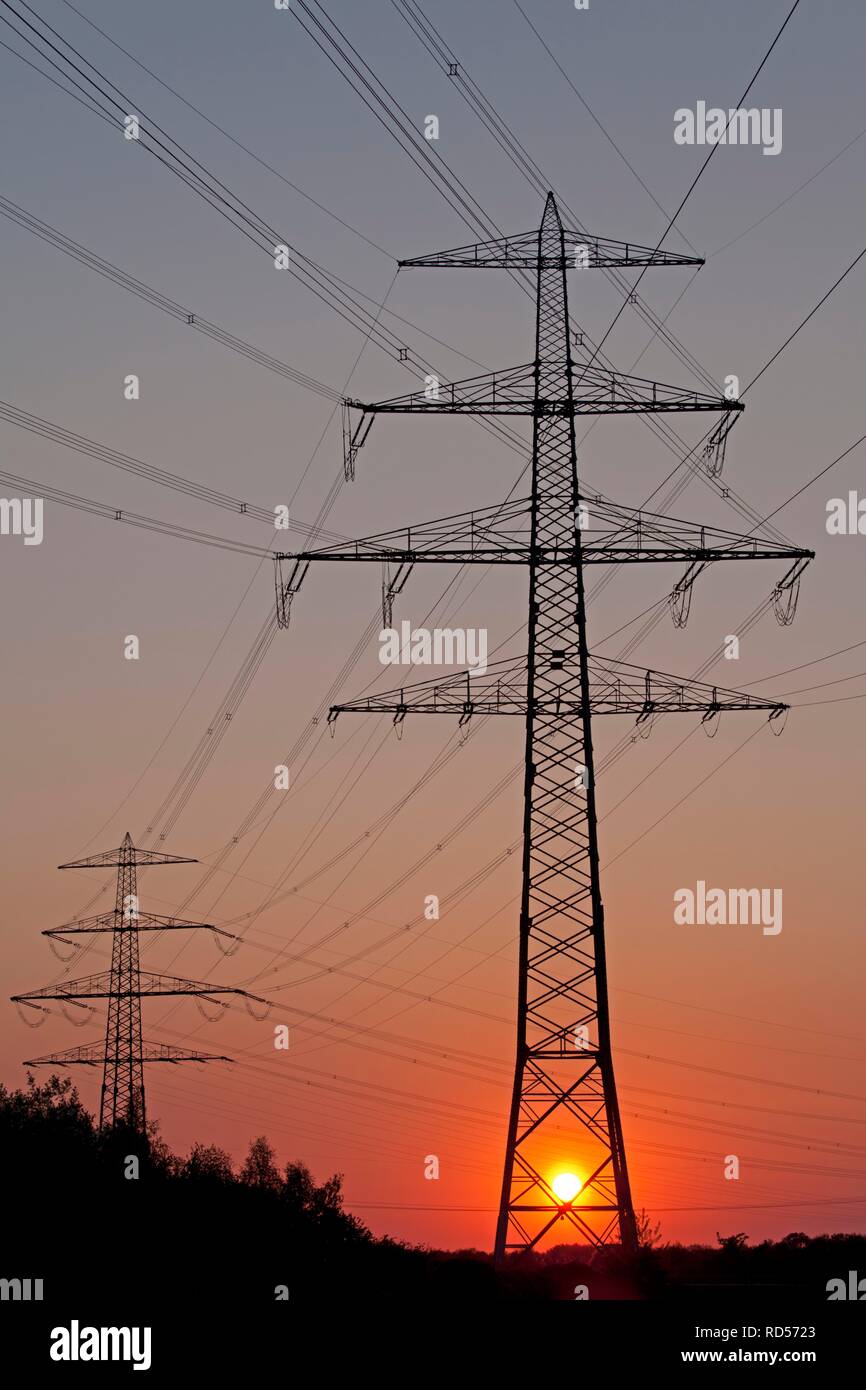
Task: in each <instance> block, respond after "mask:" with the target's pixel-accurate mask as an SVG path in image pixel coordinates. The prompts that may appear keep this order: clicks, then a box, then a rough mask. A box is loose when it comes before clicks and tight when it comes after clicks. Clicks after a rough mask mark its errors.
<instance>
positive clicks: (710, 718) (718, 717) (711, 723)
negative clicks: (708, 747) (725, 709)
mask: <svg viewBox="0 0 866 1390" xmlns="http://www.w3.org/2000/svg"><path fill="white" fill-rule="evenodd" d="M721 722H722V711H721V710H720V709H719V707H718V706H716V708H715V709H710V710H707V712H706V714H705V715H703V717H702V718H701V728H702V729H703V731H704V733H705V734H706V736H707V738H715V736H716V734H717V733H718V732H719V725H720V724H721Z"/></svg>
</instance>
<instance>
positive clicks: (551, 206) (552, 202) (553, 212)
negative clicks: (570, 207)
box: [541, 189, 562, 227]
mask: <svg viewBox="0 0 866 1390" xmlns="http://www.w3.org/2000/svg"><path fill="white" fill-rule="evenodd" d="M554 219H555V221H556V225H557V226H558V227H561V226H562V219H561V217H560V215H559V208H558V207H557V203H556V197H555V195H554V193H553V190H552V189H551V191H550V192H549V193H548V195H547V198H546V200H545V203H544V216H543V217H542V219H541V225H542V227H543V226H544V225H545V223H548V222H551V221H553V220H554Z"/></svg>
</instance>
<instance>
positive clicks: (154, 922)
mask: <svg viewBox="0 0 866 1390" xmlns="http://www.w3.org/2000/svg"><path fill="white" fill-rule="evenodd" d="M123 928H127V929H128V928H132V929H134V930H135V931H185V930H188V931H199V930H201V931H210V932H214V933H215V934H216V935H217V936H228V937H231V939H232V940H233V941H237V940H238V939H239V938H238V937H237V936H235V933H234V932H230V931H224V930H223V928H222V927H215V926H214V925H213V923H212V922H187V921H186V920H185V919H184V918H183V917H162V916H160V915H159V914H157V913H154V912H142V913H140V914H139V915H138V916H135V917H131V916H128V915H127V916H126V917H125V916H124V914H123V912H118V911H117V910H116V909H115V911H113V912H100V913H99V914H98V915H97V916H95V917H79V918H76V919H75V920H74V921H72V922H64V923H63V925H62V926H60V927H49V928H48V930H47V931H44V932H43V933H42V935H43V936H50V937H57V938H59V939H60V940H61V941H62V940H63V939H64V937H65V936H67V935H69V936H74V935H76V934H78V935H83V934H87V933H90V932H113V931H117V930H122V929H123Z"/></svg>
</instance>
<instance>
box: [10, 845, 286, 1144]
mask: <svg viewBox="0 0 866 1390" xmlns="http://www.w3.org/2000/svg"><path fill="white" fill-rule="evenodd" d="M195 863H197V860H195V859H187V858H182V857H181V856H179V855H176V854H160V853H158V852H157V851H156V850H150V849H137V848H136V846H135V845H134V844H133V843H132V839H131V837H130V835H129V834H128V833H127V834H126V835H125V836H124V838H123V843H122V845H121V846H120V848H119V849H113V850H107V851H106V852H104V853H101V854H93V855H90V857H89V858H87V859H75V860H72V861H71V862H70V863H68V864H61V865H60V868H61V869H108V868H116V869H117V888H116V891H115V899H114V911H113V912H106V913H101V914H99V915H98V916H96V917H86V918H82V919H80V920H78V921H73V922H67V923H66V924H65V925H64V926H62V927H53V928H51V929H49V930H48V931H46V932H43V936H47V937H49V938H51V939H53V940H60V941H66V942H67V944H74V943H70V942H68V937H69V936H74V935H82V934H88V935H89V934H91V933H110V935H111V969H110V971H109V972H107V973H104V974H100V975H90V976H87V977H85V978H83V979H77V980H66V981H61V982H59V983H58V984H56V985H46V986H45V987H44V988H43V989H37V990H33V991H31V992H30V993H28V994H17V995H13V996H12V997H13V999H14V1001H15V1003H16V1004H19V1005H23V1006H28V1007H30V1008H35V1009H41V1008H43V1005H42V1004H40V1003H39V1002H38V1001H39V1000H52V999H53V1000H58V1001H60V1002H61V1003H62V1004H64V1005H65V1004H69V1003H71V1004H77V1005H79V1006H80V1005H81V1001H82V1000H85V999H107V1000H108V1014H107V1018H106V1026H105V1041H104V1043H90V1044H85V1045H84V1046H82V1047H72V1048H68V1049H66V1050H65V1051H63V1052H53V1053H50V1054H49V1055H48V1056H45V1057H37V1058H34V1059H31V1060H29V1061H27V1062H26V1063H25V1066H31V1067H37V1066H71V1065H75V1064H78V1065H82V1066H98V1065H101V1066H102V1068H103V1074H102V1092H101V1097H100V1105H99V1123H100V1127H101V1128H102V1129H117V1128H123V1129H125V1130H132V1131H135V1132H136V1133H138V1134H141V1135H146V1134H147V1111H146V1105H145V1093H144V1064H145V1063H146V1062H171V1063H175V1062H228V1061H230V1060H231V1059H230V1058H228V1057H223V1056H218V1055H216V1054H214V1053H208V1052H191V1051H188V1050H186V1049H184V1048H180V1047H174V1046H172V1045H171V1044H170V1043H144V1042H142V1035H141V1001H142V999H143V998H147V997H150V996H151V995H172V994H189V995H204V996H208V995H212V994H238V995H243V996H244V997H245V998H247V999H256V998H257V997H258V996H256V995H252V994H248V993H247V991H246V990H242V989H235V988H233V987H230V986H228V987H227V986H225V985H212V984H204V983H202V982H200V981H196V980H184V979H179V978H177V977H175V976H170V975H154V974H151V973H150V972H147V971H144V972H143V971H142V969H141V966H140V962H139V935H140V933H141V932H143V931H153V932H163V931H182V930H206V931H210V932H213V933H214V935H215V936H216V937H226V938H229V939H232V940H236V938H235V937H234V936H233V934H232V933H231V932H226V931H223V930H222V928H220V927H215V926H212V925H211V924H210V923H208V922H187V921H184V920H183V919H181V918H179V917H161V916H155V915H153V914H146V915H145V914H142V912H141V911H140V909H139V899H138V869H139V868H141V867H148V868H151V867H154V866H156V865H160V864H195ZM259 1002H261V1003H265V1002H266V1001H264V1000H260V1001H259Z"/></svg>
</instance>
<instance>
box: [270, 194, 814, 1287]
mask: <svg viewBox="0 0 866 1390" xmlns="http://www.w3.org/2000/svg"><path fill="white" fill-rule="evenodd" d="M401 264H403V265H424V266H443V267H444V266H451V267H469V268H473V269H474V268H487V267H493V266H498V267H501V268H504V269H508V270H509V271H511V272H512V273H514V272H515V271H516V272H518V273H520V274H523V273H525V272H527V271H534V272H535V289H536V335H535V358H534V360H533V362H531V363H528V364H526V365H524V366H520V367H515V368H510V369H508V370H507V371H504V372H496V373H492V374H486V375H484V376H481V377H476V378H473V379H471V380H469V381H462V382H454V383H450V384H448V385H442V384H440V383H439V382H438V381H435V379H430V378H428V379H427V381H426V382H425V389H424V391H423V392H419V393H416V394H412V395H409V396H402V397H398V398H396V399H394V400H388V401H382V402H379V403H377V404H375V405H372V404H364V405H362V404H360V403H359V402H347V403H346V412H345V415H346V419H345V420H344V440H345V448H346V454H345V467H346V473H347V476H349V477H351V476H353V475H354V471H355V463H356V459H357V453H358V450H359V449H360V447H361V446H362V445H363V443H364V442H365V440H366V438H367V436H368V434H369V430H370V426H371V424H372V420H373V418H374V417H375V416H376V415H377V414H383V413H384V414H389V413H397V412H406V413H412V414H420V413H424V414H478V415H528V416H530V417H531V419H532V431H533V437H532V490H531V494H530V496H529V497H527V498H517V499H511V500H509V501H508V502H507V503H505V504H503V505H501V506H498V507H496V506H494V507H489V508H484V509H483V510H481V511H475V512H470V513H463V514H457V515H452V516H448V517H445V518H442V519H441V520H439V521H434V522H427V523H421V524H420V525H415V524H413V525H412V526H410V527H406V528H401V529H400V530H398V531H392V532H389V533H385V534H382V535H378V536H370V537H366V538H364V539H361V540H357V541H353V542H351V543H349V544H347V545H334V546H326V547H322V548H321V549H315V550H311V551H306V552H300V553H295V554H291V555H282V556H278V557H277V558H276V588H277V613H278V618H279V620H280V622H281V624H282V625H283V626H286V625H287V624H288V621H289V614H290V608H291V602H292V599H293V596H294V595H295V594H296V593H297V591H298V589H299V587H300V584H301V582H302V581H303V579H304V576H305V575H306V573H307V570H308V568H309V564H310V562H311V561H313V560H316V561H336V562H353V561H374V562H381V563H382V566H383V571H384V575H385V580H384V583H383V619H384V621H385V626H390V611H391V602H392V600H393V596H394V594H396V593H399V592H401V591H402V589H403V586H404V585H405V582H406V579H407V577H408V574H409V572H410V571H411V569H412V567H413V566H414V565H415V564H418V563H422V562H423V563H439V564H452V565H453V564H460V565H462V564H522V565H526V566H527V568H528V570H529V618H528V643H527V655H526V659H525V660H520V661H503V662H498V663H494V664H493V665H491V666H490V667H488V669H487V670H486V672H485V673H484V674H483V675H480V674H477V675H472V673H471V672H461V673H459V674H457V675H454V676H445V677H442V678H441V679H438V680H427V681H421V682H417V683H415V684H412V685H410V686H404V687H403V688H402V689H400V690H394V691H386V692H384V693H383V694H380V695H375V696H368V697H366V698H364V699H361V700H358V701H353V702H349V703H346V704H340V705H337V706H335V707H334V708H333V709H332V710H331V714H330V716H329V719H331V720H332V721H333V720H334V719H336V716H337V715H338V714H339V713H340V712H341V711H343V710H354V711H362V712H383V711H388V712H391V713H392V714H393V717H394V720H395V723H400V722H402V720H403V719H404V718H405V716H406V714H408V713H424V714H436V715H443V714H448V713H456V714H458V715H459V717H460V721H461V723H464V724H465V723H466V722H467V721H469V720H470V719H472V718H473V717H474V716H478V715H481V716H485V715H500V714H509V715H518V716H521V717H523V718H524V719H525V721H526V755H525V779H524V826H523V865H522V869H523V875H522V892H521V907H520V947H519V964H518V1002H517V1056H516V1065H515V1073H514V1088H513V1094H512V1102H511V1111H510V1116H509V1123H508V1135H507V1141H506V1153H505V1164H504V1173H503V1180H502V1190H501V1201H500V1211H499V1220H498V1223H497V1230H496V1241H495V1254H496V1258H497V1260H498V1261H500V1262H501V1261H502V1260H503V1259H504V1257H505V1255H506V1254H507V1253H508V1252H511V1251H525V1250H529V1249H531V1248H533V1247H534V1246H536V1245H538V1244H539V1242H541V1241H542V1240H544V1239H545V1238H546V1237H548V1235H551V1236H552V1234H555V1233H557V1231H558V1229H559V1228H560V1227H563V1226H564V1227H565V1228H566V1229H567V1230H568V1231H569V1232H570V1233H571V1235H572V1237H573V1238H576V1239H577V1241H578V1242H579V1243H583V1244H586V1245H588V1246H590V1247H598V1246H601V1245H604V1244H607V1243H610V1242H614V1241H619V1243H620V1244H621V1245H622V1246H623V1247H624V1248H626V1249H634V1247H635V1245H636V1242H637V1232H636V1229H635V1217H634V1207H633V1203H632V1197H631V1189H630V1184H629V1176H628V1169H627V1165H626V1157H625V1149H624V1144H623V1134H622V1125H621V1122H620V1114H619V1107H618V1103H617V1095H616V1086H615V1082H614V1070H613V1058H612V1049H611V1037H610V1023H609V1016H608V997H607V965H606V958H605V928H604V909H603V905H602V895H601V883H600V875H599V856H598V835H597V815H596V786H595V775H594V766H593V746H592V722H591V721H592V716H593V714H595V715H603V714H632V715H635V716H636V717H637V719H638V722H639V723H645V722H646V721H647V720H651V719H652V718H654V717H655V716H656V715H657V714H661V713H687V712H690V711H691V712H697V713H700V714H701V715H702V717H703V719H704V720H716V719H717V717H718V716H719V715H720V714H721V712H722V711H729V710H765V711H768V712H769V717H770V719H771V720H774V721H775V720H777V719H778V717H779V716H780V715H781V714H782V713H783V711H784V710H785V709H786V706H784V705H782V704H780V703H779V702H778V701H774V700H762V699H760V698H758V697H755V696H750V695H743V694H738V693H737V692H734V691H727V690H721V689H719V688H718V687H715V686H709V685H704V684H701V683H700V682H697V681H693V680H683V679H681V678H678V677H673V676H666V675H661V674H659V673H658V672H653V671H645V672H644V671H641V670H640V669H638V668H636V667H634V666H628V665H627V664H626V663H624V662H617V661H608V660H599V659H598V658H594V657H592V656H591V655H590V652H589V649H588V644H587V631H586V606H585V595H584V569H585V567H586V565H588V564H606V565H610V564H623V563H626V564H635V563H671V562H684V563H685V564H686V566H687V568H686V571H685V573H684V575H683V576H682V578H681V579H680V580H679V581H678V582H677V584H676V585H675V587H674V589H673V590H672V592H671V608H672V612H673V615H674V620H675V621H676V622H677V623H678V625H680V626H682V624H683V623H684V621H685V619H686V617H687V615H688V609H689V604H690V599H691V590H692V587H693V585H694V581H695V579H696V577H697V575H698V574H699V573H700V572H701V571H702V570H703V569H704V568H705V567H706V566H707V565H708V564H709V563H711V562H716V561H724V560H756V559H769V558H778V559H787V560H792V561H793V563H792V565H791V566H790V568H789V569H788V570H787V572H786V573H785V574H784V575H783V577H782V579H781V580H780V581H779V583H778V584H777V585H776V588H775V590H774V597H775V599H776V606H777V616H779V617H780V620H784V621H787V620H789V618H790V616H791V615H792V610H793V606H794V604H795V601H796V595H797V592H798V586H799V579H800V574H801V573H802V570H803V568H804V567H805V565H806V564H807V563H808V561H809V560H810V559H811V558H812V552H811V551H806V550H801V549H799V548H796V547H793V546H791V545H790V543H789V542H788V541H787V540H786V539H785V538H784V537H782V536H781V535H780V533H779V532H777V531H773V529H772V528H770V529H769V531H768V532H767V533H766V534H765V535H762V536H760V537H758V536H756V535H755V534H750V535H748V536H741V535H737V534H735V533H732V532H727V531H722V530H720V529H717V528H711V527H707V526H703V525H699V524H694V523H688V522H681V521H677V520H674V519H671V518H667V517H661V516H656V515H653V514H651V513H647V512H643V511H634V510H631V509H629V508H626V507H623V506H619V505H615V504H613V503H611V502H610V501H608V500H607V499H605V498H604V497H601V496H592V495H591V494H587V493H585V492H582V491H581V488H580V483H579V479H578V472H577V450H576V442H575V417H576V416H578V415H620V414H633V413H655V412H662V411H714V412H718V413H719V414H720V416H721V419H720V421H719V424H718V425H717V426H716V428H714V429H713V430H712V431H711V432H710V433H709V436H708V453H707V454H706V455H705V456H706V458H707V465H706V466H707V471H708V473H710V474H711V476H715V474H716V473H717V472H718V470H719V468H720V466H721V459H722V455H723V452H724V448H725V441H726V438H727V434H728V431H729V429H730V426H731V424H732V422H733V419H735V418H736V413H737V412H739V411H740V410H742V405H741V404H740V403H739V402H737V401H732V400H728V399H726V398H724V397H716V396H708V395H705V394H702V393H698V392H695V391H689V390H680V389H678V388H676V387H671V386H666V385H662V384H660V383H657V382H651V381H645V380H642V379H639V378H635V377H628V376H623V375H621V374H619V373H615V372H610V371H607V370H602V369H601V368H599V367H596V366H594V365H593V361H594V359H591V360H590V362H589V363H587V364H585V365H583V364H578V363H576V362H575V361H574V359H573V357H572V353H571V342H570V335H569V312H568V296H567V284H566V273H567V271H568V270H570V269H577V270H580V271H581V272H582V271H583V270H585V269H590V268H597V267H602V266H616V267H619V268H622V267H628V266H641V267H644V266H650V265H672V264H673V265H683V264H700V261H699V260H696V259H695V258H693V257H685V256H677V255H673V254H672V253H669V252H663V251H660V250H658V249H652V248H648V247H644V246H640V245H635V244H634V243H633V242H629V243H622V242H616V241H612V240H610V239H607V238H600V237H587V236H585V235H584V234H575V233H570V232H567V231H566V230H564V229H563V226H562V223H561V221H560V217H559V212H558V210H557V207H556V202H555V200H554V197H553V195H552V194H551V195H549V196H548V198H547V202H546V205H545V209H544V216H543V220H542V224H541V227H540V229H538V230H537V231H535V232H529V233H526V234H523V235H521V236H517V237H509V238H505V239H501V240H497V241H492V242H485V243H479V244H477V245H474V246H465V247H459V248H457V249H456V250H454V251H448V252H442V253H437V254H434V255H431V256H425V257H420V258H418V259H416V260H412V261H407V262H402V263H401ZM353 409H356V410H359V411H360V416H361V418H360V421H359V422H358V424H357V426H356V427H354V428H353V423H352V411H353ZM563 1169H565V1170H568V1171H569V1175H570V1176H573V1175H576V1176H577V1177H578V1179H579V1182H578V1185H577V1190H576V1191H575V1190H573V1187H572V1189H571V1190H566V1189H565V1188H564V1187H563V1186H562V1184H561V1183H560V1182H559V1181H558V1178H561V1177H562V1176H563ZM557 1189H559V1190H557Z"/></svg>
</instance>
